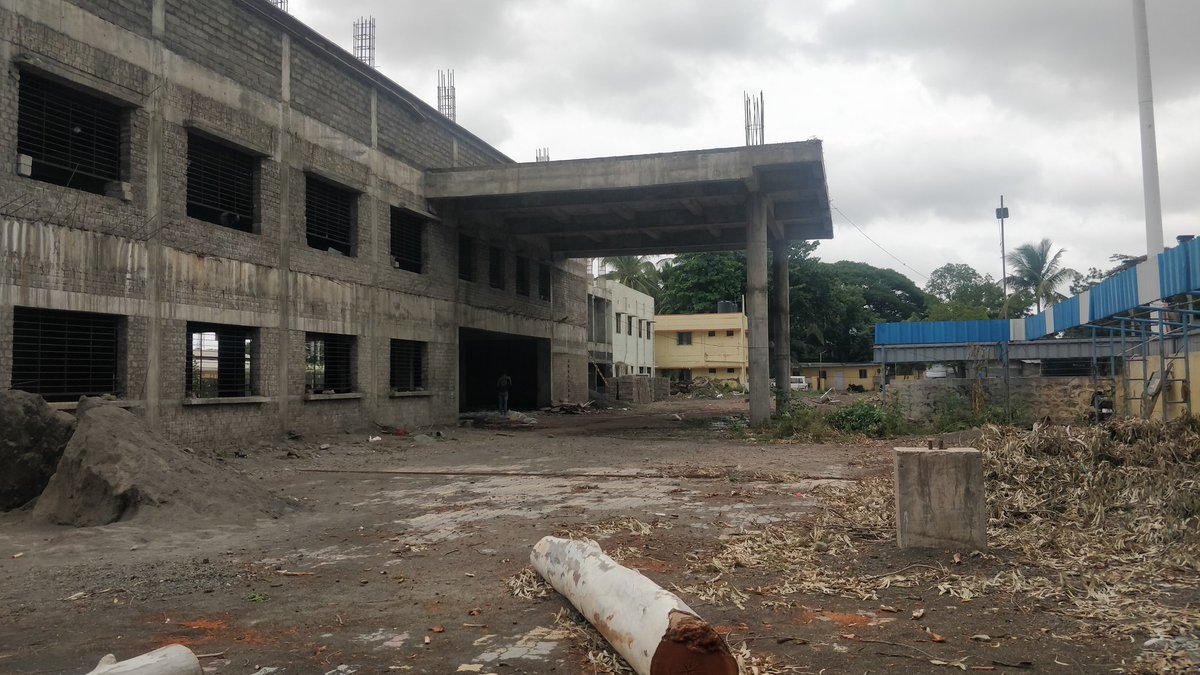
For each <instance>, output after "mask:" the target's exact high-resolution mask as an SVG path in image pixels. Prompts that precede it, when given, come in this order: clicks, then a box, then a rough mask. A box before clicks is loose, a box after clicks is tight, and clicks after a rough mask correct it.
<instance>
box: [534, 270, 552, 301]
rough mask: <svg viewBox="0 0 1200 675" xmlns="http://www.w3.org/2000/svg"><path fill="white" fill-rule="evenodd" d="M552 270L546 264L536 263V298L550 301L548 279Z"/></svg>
mask: <svg viewBox="0 0 1200 675" xmlns="http://www.w3.org/2000/svg"><path fill="white" fill-rule="evenodd" d="M553 269H554V268H553V267H551V266H550V265H548V264H546V263H538V298H539V299H541V300H545V301H546V302H549V301H550V279H551V276H550V275H551V272H552V270H553Z"/></svg>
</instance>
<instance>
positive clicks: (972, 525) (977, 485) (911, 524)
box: [896, 448, 987, 550]
mask: <svg viewBox="0 0 1200 675" xmlns="http://www.w3.org/2000/svg"><path fill="white" fill-rule="evenodd" d="M896 543H897V544H898V545H899V546H900V548H958V549H964V548H965V549H971V550H975V549H980V550H982V549H984V548H986V547H987V502H986V500H985V499H984V492H983V457H982V455H980V453H979V451H978V450H974V449H972V448H948V449H945V450H926V449H924V448H896Z"/></svg>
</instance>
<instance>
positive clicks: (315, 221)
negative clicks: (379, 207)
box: [304, 174, 357, 256]
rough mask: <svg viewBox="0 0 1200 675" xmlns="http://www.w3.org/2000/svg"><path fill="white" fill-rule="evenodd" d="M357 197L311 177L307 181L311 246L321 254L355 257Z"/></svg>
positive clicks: (306, 220)
mask: <svg viewBox="0 0 1200 675" xmlns="http://www.w3.org/2000/svg"><path fill="white" fill-rule="evenodd" d="M356 198H357V195H356V194H355V193H354V192H352V191H350V190H347V189H345V188H340V187H338V186H336V185H334V184H332V183H329V182H327V181H324V180H321V179H320V178H317V177H315V176H313V175H311V174H308V175H306V176H305V181H304V216H305V228H306V232H307V234H308V245H309V246H311V247H312V248H315V249H318V250H321V251H326V250H329V251H338V252H339V253H341V254H342V255H348V256H349V255H354V221H355V213H354V202H355V200H356Z"/></svg>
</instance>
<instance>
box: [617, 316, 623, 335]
mask: <svg viewBox="0 0 1200 675" xmlns="http://www.w3.org/2000/svg"><path fill="white" fill-rule="evenodd" d="M621 323H622V322H621V313H620V312H617V323H616V331H617V334H618V335H619V334H620V333H621Z"/></svg>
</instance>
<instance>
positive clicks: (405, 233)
mask: <svg viewBox="0 0 1200 675" xmlns="http://www.w3.org/2000/svg"><path fill="white" fill-rule="evenodd" d="M425 222H426V221H425V219H424V218H421V217H420V216H418V215H416V214H414V213H409V212H407V211H404V210H402V209H392V245H391V250H392V260H393V263H394V266H395V267H397V268H399V269H402V270H408V271H409V272H416V273H417V274H420V273H421V272H422V271H423V270H424V264H425Z"/></svg>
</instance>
